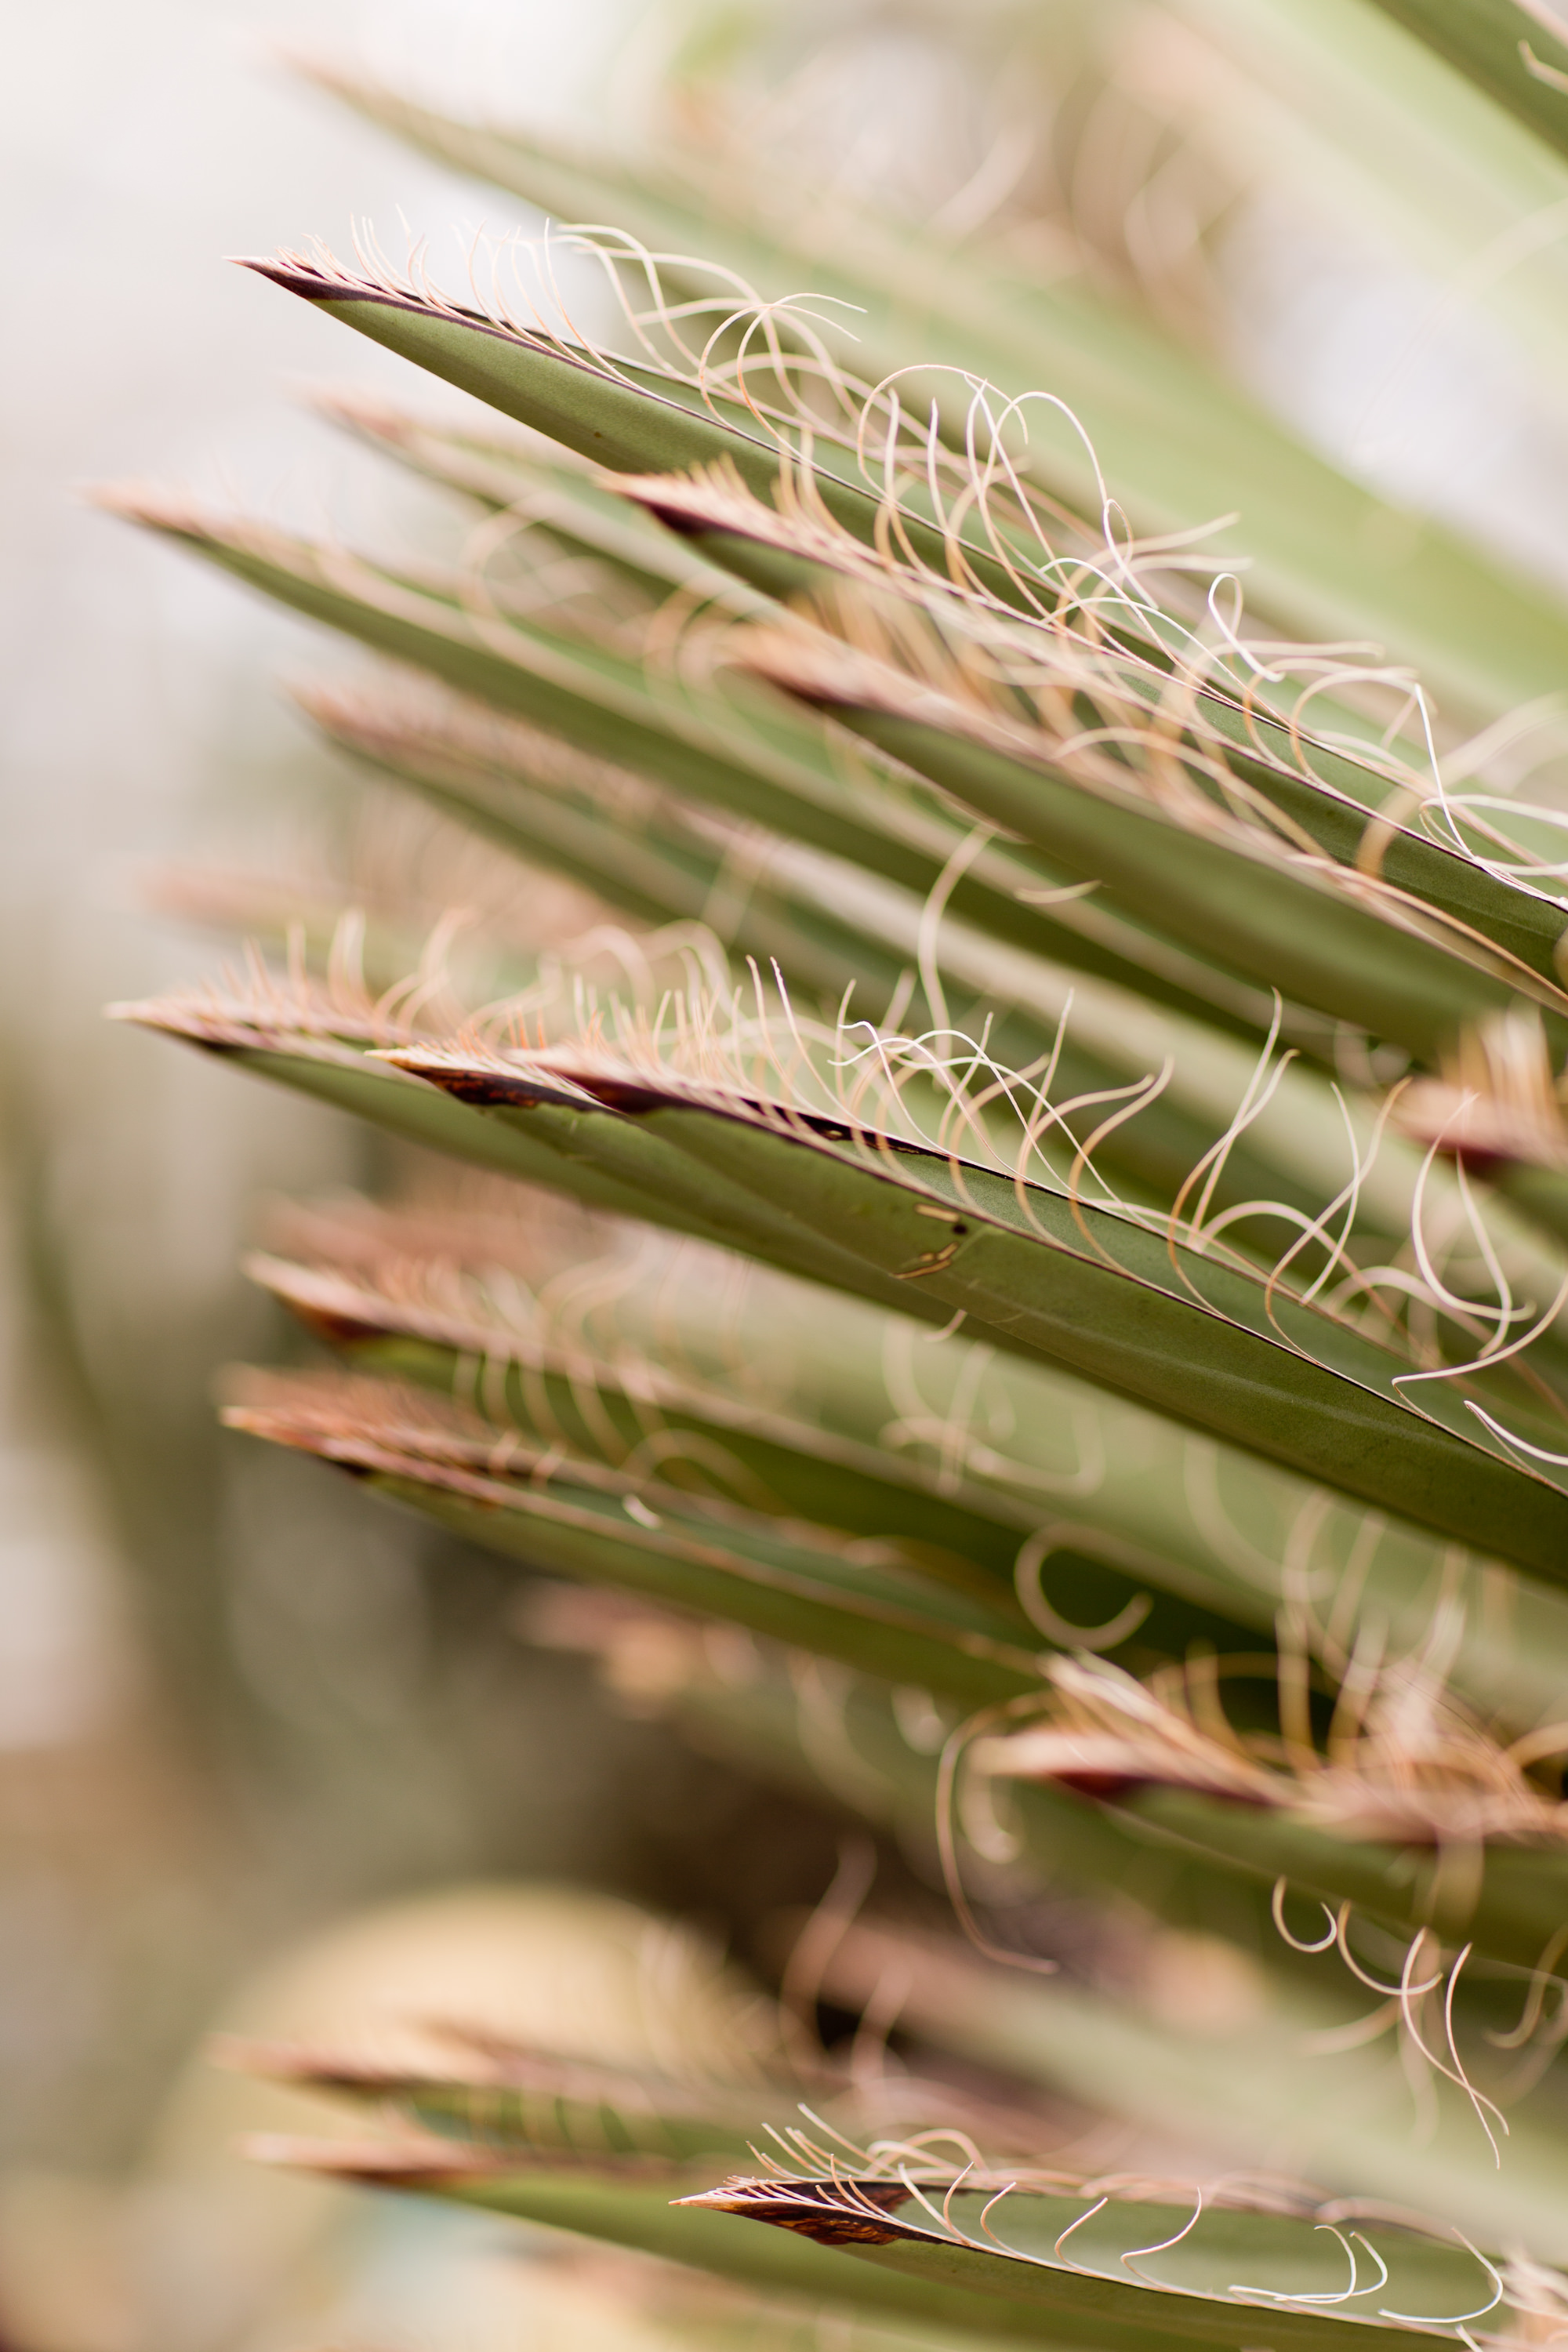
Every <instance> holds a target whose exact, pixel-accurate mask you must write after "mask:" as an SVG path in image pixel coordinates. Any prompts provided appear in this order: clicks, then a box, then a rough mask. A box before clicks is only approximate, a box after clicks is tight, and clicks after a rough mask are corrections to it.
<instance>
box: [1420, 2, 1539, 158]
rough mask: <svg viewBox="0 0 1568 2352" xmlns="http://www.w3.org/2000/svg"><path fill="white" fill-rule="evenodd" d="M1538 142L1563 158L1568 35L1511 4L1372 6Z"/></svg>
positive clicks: (1534, 12)
mask: <svg viewBox="0 0 1568 2352" xmlns="http://www.w3.org/2000/svg"><path fill="white" fill-rule="evenodd" d="M1376 5H1378V6H1379V7H1381V8H1382V9H1383V10H1384V13H1385V14H1386V15H1388V16H1392V17H1394V20H1395V22H1396V23H1398V24H1401V25H1403V26H1405V29H1406V31H1407V32H1412V33H1415V35H1416V36H1417V37H1418V38H1419V39H1421V40H1423V41H1425V42H1426V44H1427V46H1428V47H1430V48H1434V49H1436V52H1437V54H1438V56H1439V57H1440V58H1447V62H1448V63H1449V64H1450V65H1451V66H1453V67H1455V68H1457V70H1458V72H1460V73H1462V74H1463V75H1464V76H1465V77H1466V79H1468V80H1469V81H1473V82H1474V83H1475V84H1476V85H1477V87H1478V88H1479V89H1484V90H1485V91H1486V93H1487V95H1488V97H1489V98H1492V99H1495V100H1496V101H1497V103H1498V104H1499V106H1501V107H1504V108H1506V109H1507V110H1508V112H1509V113H1510V114H1511V115H1512V116H1513V117H1514V119H1515V121H1519V122H1522V123H1524V124H1525V125H1526V126H1527V127H1528V128H1529V129H1530V130H1531V131H1534V132H1535V134H1536V136H1537V138H1538V139H1542V140H1544V141H1545V142H1546V144H1547V145H1548V146H1549V147H1551V148H1553V149H1555V151H1556V152H1557V153H1558V154H1559V155H1568V90H1565V89H1564V87H1563V85H1564V81H1565V80H1568V28H1565V27H1563V26H1562V25H1561V23H1560V21H1559V20H1558V18H1557V16H1556V15H1555V12H1554V11H1553V10H1552V9H1551V8H1550V7H1521V6H1519V5H1516V0H1376Z"/></svg>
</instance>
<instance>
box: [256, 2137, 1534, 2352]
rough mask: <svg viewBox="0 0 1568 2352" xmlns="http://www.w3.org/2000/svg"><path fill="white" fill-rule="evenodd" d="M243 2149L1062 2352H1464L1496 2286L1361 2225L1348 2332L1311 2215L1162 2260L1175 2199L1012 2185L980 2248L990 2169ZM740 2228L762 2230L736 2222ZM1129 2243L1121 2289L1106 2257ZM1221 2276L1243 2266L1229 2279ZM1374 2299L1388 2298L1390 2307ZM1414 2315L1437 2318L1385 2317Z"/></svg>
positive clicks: (317, 2145)
mask: <svg viewBox="0 0 1568 2352" xmlns="http://www.w3.org/2000/svg"><path fill="white" fill-rule="evenodd" d="M257 2153H258V2154H263V2155H266V2156H268V2157H270V2158H272V2160H274V2161H281V2162H286V2163H290V2164H294V2165H302V2166H306V2167H308V2168H310V2169H312V2170H320V2171H323V2172H326V2173H329V2174H330V2175H331V2176H332V2177H334V2178H337V2179H358V2180H362V2181H365V2182H369V2183H374V2184H376V2185H379V2186H384V2187H388V2188H398V2189H413V2190H416V2191H422V2192H424V2193H426V2194H434V2195H437V2196H443V2197H449V2198H453V2199H456V2200H458V2202H460V2203H463V2204H468V2205H477V2206H479V2207H481V2208H483V2209H484V2210H489V2211H491V2212H500V2213H510V2214H513V2215H515V2216H516V2217H518V2218H519V2219H521V2220H523V2221H534V2222H540V2223H543V2224H544V2225H546V2226H547V2227H551V2228H555V2229H563V2230H572V2231H577V2232H579V2233H580V2234H582V2235H584V2236H588V2237H594V2238H600V2239H607V2240H610V2241H611V2242H614V2243H616V2244H619V2245H625V2246H630V2247H635V2248H637V2249H638V2250H639V2251H641V2252H647V2253H655V2254H661V2255H664V2256H665V2257H667V2258H668V2259H670V2260H673V2261H676V2262H685V2263H690V2264H692V2265H693V2266H694V2267H696V2268H698V2269H701V2270H707V2271H711V2272H713V2273H716V2274H717V2275H718V2276H720V2277H724V2278H730V2279H733V2280H735V2281H737V2282H739V2283H741V2284H747V2285H751V2286H754V2287H756V2288H759V2289H761V2290H762V2291H763V2292H764V2293H767V2294H773V2295H784V2296H787V2297H793V2298H797V2299H799V2300H801V2301H803V2302H805V2303H811V2304H816V2305H822V2304H828V2305H844V2306H847V2307H848V2308H851V2309H858V2310H864V2311H868V2312H870V2313H880V2314H883V2315H888V2316H889V2317H895V2318H896V2317H902V2318H904V2319H907V2320H910V2321H912V2322H914V2323H916V2324H917V2325H919V2324H921V2323H922V2322H923V2323H924V2324H925V2325H927V2326H935V2327H951V2328H955V2329H957V2330H959V2331H960V2332H961V2333H963V2334H967V2335H969V2336H979V2337H982V2338H989V2339H992V2340H995V2339H1001V2340H1004V2341H1010V2342H1021V2343H1030V2344H1039V2343H1040V2342H1042V2340H1043V2341H1045V2342H1046V2343H1047V2344H1054V2345H1059V2346H1060V2347H1063V2352H1141V2347H1145V2346H1150V2345H1156V2346H1170V2347H1178V2346H1189V2345H1204V2346H1206V2347H1217V2348H1218V2352H1248V2347H1253V2346H1256V2345H1257V2343H1258V2339H1259V2335H1260V2333H1262V2334H1264V2335H1265V2336H1266V2337H1267V2340H1268V2343H1269V2345H1270V2346H1272V2347H1275V2352H1394V2347H1400V2352H1404V2347H1408V2346H1409V2344H1410V2343H1411V2342H1412V2340H1413V2339H1414V2340H1421V2339H1422V2338H1423V2337H1425V2338H1426V2339H1427V2340H1430V2339H1432V2338H1434V2337H1436V2338H1437V2339H1438V2340H1443V2341H1447V2342H1457V2341H1459V2340H1461V2339H1459V2338H1458V2336H1456V2334H1455V2329H1454V2326H1453V2324H1452V2323H1451V2322H1450V2321H1449V2320H1448V2319H1447V2315H1448V2314H1449V2313H1452V2312H1454V2311H1456V2310H1459V2311H1463V2312H1466V2313H1469V2312H1473V2311H1474V2310H1475V2309H1476V2307H1477V2305H1479V2304H1481V2303H1490V2302H1491V2300H1492V2298H1493V2292H1494V2291H1493V2289H1492V2288H1491V2286H1490V2284H1489V2275H1488V2272H1487V2270H1486V2267H1485V2266H1484V2265H1483V2264H1482V2263H1480V2261H1479V2258H1478V2257H1477V2256H1475V2255H1474V2254H1471V2253H1470V2252H1468V2250H1467V2249H1465V2248H1463V2247H1461V2246H1455V2245H1451V2244H1448V2245H1446V2244H1443V2243H1441V2242H1434V2240H1433V2239H1431V2238H1424V2237H1419V2236H1415V2235H1413V2234H1411V2233H1408V2232H1406V2231H1403V2230H1399V2229H1397V2228H1390V2227H1389V2226H1388V2225H1386V2224H1384V2225H1383V2226H1381V2227H1379V2226H1377V2225H1374V2224H1369V2225H1368V2228H1369V2231H1370V2234H1371V2235H1372V2237H1373V2240H1374V2241H1375V2242H1376V2245H1377V2248H1378V2252H1379V2256H1380V2259H1381V2261H1382V2262H1383V2263H1385V2264H1386V2284H1385V2286H1384V2291H1383V2293H1381V2294H1379V2293H1374V2291H1373V2288H1372V2286H1371V2277H1372V2276H1373V2275H1375V2273H1373V2272H1372V2268H1371V2266H1370V2265H1368V2276H1367V2283H1366V2285H1365V2287H1364V2289H1363V2301H1362V2304H1361V2309H1362V2310H1363V2312H1365V2313H1366V2316H1365V2317H1364V2318H1361V2317H1358V2318H1356V2319H1347V2318H1345V2317H1342V2316H1341V2315H1339V2312H1337V2311H1336V2310H1334V2309H1333V2308H1332V2307H1331V2308H1330V2309H1327V2310H1325V2309H1324V2308H1322V2306H1321V2300H1320V2302H1319V2303H1318V2304H1317V2305H1314V2304H1313V2302H1312V2297H1313V2296H1314V2295H1316V2296H1318V2297H1319V2298H1320V2299H1321V2297H1323V2296H1324V2295H1332V2296H1334V2297H1335V2298H1336V2299H1337V2297H1338V2294H1339V2291H1340V2290H1341V2289H1342V2288H1343V2286H1344V2285H1345V2284H1346V2267H1347V2266H1346V2264H1345V2263H1344V2261H1343V2258H1342V2257H1341V2259H1340V2260H1339V2261H1338V2263H1337V2264H1336V2263H1334V2260H1333V2257H1334V2255H1335V2254H1337V2253H1338V2248H1337V2246H1334V2245H1332V2244H1331V2246H1330V2247H1328V2248H1325V2246H1324V2244H1323V2239H1322V2235H1321V2233H1320V2232H1319V2231H1317V2229H1316V2227H1315V2224H1314V2221H1312V2220H1311V2219H1310V2218H1307V2217H1303V2218H1301V2219H1300V2220H1297V2219H1294V2218H1293V2217H1285V2216H1279V2215H1277V2214H1275V2213H1268V2212H1264V2213H1250V2212H1246V2211H1234V2210H1226V2209H1224V2208H1219V2207H1214V2208H1211V2209H1210V2210H1208V2211H1207V2212H1206V2213H1205V2215H1204V2216H1203V2221H1204V2223H1205V2224H1206V2227H1204V2228H1202V2231H1201V2234H1200V2231H1198V2230H1194V2231H1193V2232H1192V2233H1191V2237H1190V2238H1186V2239H1184V2240H1183V2242H1182V2245H1181V2246H1177V2247H1174V2248H1172V2249H1171V2250H1170V2251H1169V2252H1165V2253H1164V2254H1163V2258H1162V2256H1161V2255H1160V2254H1158V2253H1156V2252H1153V2251H1152V2250H1153V2249H1164V2248H1166V2247H1167V2246H1168V2244H1169V2242H1170V2241H1171V2240H1172V2239H1173V2237H1174V2236H1175V2234H1176V2233H1177V2232H1178V2231H1180V2230H1181V2229H1182V2227H1183V2224H1184V2221H1187V2220H1188V2219H1189V2217H1190V2216H1191V2214H1192V2212H1193V2200H1190V2199H1189V2200H1185V2201H1184V2202H1182V2203H1174V2202H1158V2201H1144V2202H1142V2203H1140V2202H1138V2201H1135V2200H1131V2199H1127V2198H1117V2199H1110V2198H1109V2197H1107V2198H1106V2199H1105V2200H1104V2201H1103V2202H1102V2203H1099V2204H1098V2207H1097V2199H1096V2197H1095V2196H1094V2195H1088V2194H1084V2193H1081V2192H1080V2193H1078V2194H1074V2193H1072V2192H1070V2191H1066V2190H1061V2189H1058V2191H1057V2193H1056V2194H1054V2195H1051V2194H1047V2193H1044V2192H1042V2191H1040V2190H1038V2189H1033V2188H1030V2187H1028V2186H1026V2185H1022V2184H1021V2185H1019V2186H1018V2187H1017V2188H1016V2189H1011V2190H1010V2192H1009V2193H1008V2194H1007V2196H1006V2199H1005V2205H1004V2207H1003V2208H1002V2209H1001V2210H1000V2211H998V2213H997V2214H996V2215H995V2217H994V2241H993V2242H989V2243H988V2242H987V2240H986V2239H985V2238H983V2237H979V2236H976V2235H973V2234H972V2232H973V2230H974V2227H975V2225H976V2224H977V2223H978V2221H979V2216H980V2213H981V2210H983V2208H984V2206H985V2205H986V2204H987V2202H988V2201H989V2200H993V2199H994V2198H995V2197H996V2196H997V2195H998V2193H999V2192H1000V2191H1001V2190H1002V2189H1004V2188H1005V2187H1006V2186H1007V2178H1006V2176H1002V2177H1000V2178H999V2179H997V2180H996V2181H995V2183H994V2185H993V2186H987V2187H986V2188H984V2189H967V2188H966V2189H958V2190H956V2191H953V2192H952V2194H951V2196H950V2192H949V2188H948V2185H947V2183H946V2182H945V2181H939V2182H938V2183H936V2184H935V2186H934V2192H933V2190H932V2189H928V2190H927V2191H926V2199H925V2200H922V2199H921V2197H920V2196H919V2195H917V2194H916V2193H915V2191H914V2190H913V2189H911V2188H910V2187H909V2186H908V2185H906V2183H905V2182H904V2181H903V2180H901V2179H889V2178H887V2177H886V2176H885V2175H881V2176H879V2175H872V2176H870V2177H857V2176H855V2175H853V2174H851V2173H849V2172H848V2171H847V2172H846V2173H845V2175H844V2176H843V2186H842V2188H838V2187H836V2186H829V2184H827V2183H826V2182H818V2181H802V2182H798V2183H792V2182H788V2181H773V2182H769V2183H766V2184H764V2183H763V2182H759V2181H737V2182H733V2183H730V2184H727V2185H726V2187H725V2188H724V2189H720V2190H715V2191H710V2192H709V2193H708V2194H707V2195H706V2197H704V2196H703V2195H702V2194H701V2193H699V2195H698V2196H697V2198H696V2199H695V2200H684V2201H682V2202H680V2203H679V2204H672V2203H671V2201H670V2191H669V2186H668V2181H666V2180H658V2181H649V2180H647V2179H646V2178H643V2179H639V2178H638V2176H637V2173H636V2172H635V2171H634V2170H633V2169H632V2168H630V2167H629V2166H626V2167H623V2168H618V2169H616V2168H610V2167H608V2166H600V2167H590V2166H586V2165H583V2166H578V2167H575V2168H570V2169H568V2168H562V2167H560V2166H557V2167H555V2168H552V2167H550V2166H548V2165H538V2166H535V2167H531V2168H521V2167H515V2168H511V2169H507V2168H505V2166H504V2163H501V2164H498V2163H495V2162H494V2161H486V2160H484V2159H481V2158H474V2157H469V2158H466V2159H464V2160H462V2161H460V2162H459V2161H457V2160H454V2159H452V2158H447V2159H446V2160H445V2161H444V2160H443V2155H442V2152H441V2151H440V2150H439V2149H438V2147H437V2145H436V2144H434V2143H430V2142H425V2143H418V2142H416V2143H415V2144H414V2146H413V2147H411V2148H410V2149H408V2150H407V2151H402V2150H400V2149H399V2148H398V2147H396V2146H395V2144H394V2145H391V2146H388V2145H386V2144H382V2145H381V2146H380V2147H364V2148H356V2147H353V2146H352V2145H344V2144H342V2143H333V2142H331V2141H317V2142H310V2141H270V2142H263V2143H261V2144H259V2145H258V2148H257ZM944 2200H945V2201H946V2202H947V2206H948V2212H949V2215H950V2220H949V2221H948V2223H947V2225H946V2226H945V2227H944V2225H943V2221H942V2210H941V2209H942V2204H943V2202H944ZM1091 2208H1096V2209H1097V2210H1093V2211H1092V2212H1091V2210H1090V2209H1091ZM1003 2212H1005V2214H1006V2226H1005V2228H1004V2227H1003V2222H1002V2214H1003ZM741 2221H751V2222H752V2224H753V2225H754V2224H755V2223H756V2222H758V2221H764V2222H768V2223H771V2224H773V2225H774V2226H772V2227H768V2228H763V2229H759V2228H756V2227H755V2226H753V2227H752V2228H751V2229H745V2228H742V2227H741V2226H740V2222H741ZM1074 2222H1079V2223H1080V2224H1081V2225H1082V2226H1081V2227H1080V2228H1079V2231H1078V2232H1077V2233H1076V2234H1075V2237H1074V2239H1073V2240H1072V2242H1071V2247H1072V2252H1071V2253H1070V2254H1068V2253H1066V2252H1063V2253H1062V2254H1060V2255H1059V2256H1058V2254H1057V2253H1056V2251H1055V2250H1056V2248H1057V2246H1058V2242H1059V2241H1060V2240H1061V2238H1062V2235H1063V2232H1064V2231H1067V2230H1068V2228H1070V2227H1071V2226H1072V2225H1073V2223H1074ZM961 2232H962V2233H963V2234H962V2235H961V2234H960V2233H961ZM1183 2248H1185V2249H1186V2251H1185V2252H1184V2251H1183ZM1013 2249H1017V2251H1012V2250H1013ZM1140 2249H1142V2250H1143V2251H1142V2252H1141V2253H1140V2254H1139V2261H1138V2267H1137V2269H1136V2270H1134V2271H1132V2273H1131V2276H1130V2275H1129V2267H1130V2266H1129V2264H1127V2263H1123V2262H1122V2260H1121V2256H1122V2255H1123V2254H1131V2253H1133V2252H1137V2251H1138V2250H1140ZM1229 2273H1239V2276H1237V2278H1236V2279H1235V2280H1234V2281H1233V2279H1232V2278H1231V2276H1230V2275H1229ZM1167 2281H1169V2282H1170V2283H1169V2284H1167ZM1140 2282H1146V2283H1140ZM1356 2284H1360V2274H1359V2273H1358V2278H1357V2281H1356ZM1385 2295H1386V2296H1397V2300H1396V2301H1394V2303H1393V2304H1392V2305H1387V2304H1385V2302H1384V2296H1385ZM1412 2306H1413V2307H1414V2311H1415V2314H1416V2316H1414V2317H1405V2316H1401V2317H1398V2318H1394V2317H1391V2316H1384V2315H1383V2313H1384V2310H1387V2309H1389V2308H1392V2309H1393V2310H1396V2311H1402V2312H1408V2311H1410V2310H1411V2309H1412ZM1352 2307H1353V2306H1352ZM1424 2311H1426V2312H1430V2313H1431V2314H1432V2316H1431V2318H1429V2319H1428V2318H1424V2317H1422V2316H1419V2315H1420V2314H1421V2313H1422V2312H1424Z"/></svg>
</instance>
